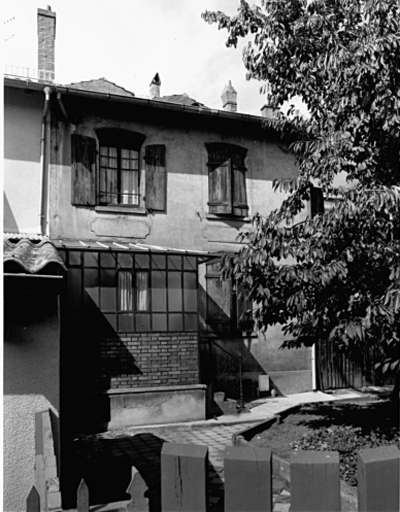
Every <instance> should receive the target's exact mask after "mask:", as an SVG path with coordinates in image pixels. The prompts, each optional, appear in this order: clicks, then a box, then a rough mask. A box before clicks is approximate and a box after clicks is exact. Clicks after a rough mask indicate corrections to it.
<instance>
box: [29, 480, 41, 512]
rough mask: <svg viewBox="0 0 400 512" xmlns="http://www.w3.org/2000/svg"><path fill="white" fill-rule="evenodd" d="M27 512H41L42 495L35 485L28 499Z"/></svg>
mask: <svg viewBox="0 0 400 512" xmlns="http://www.w3.org/2000/svg"><path fill="white" fill-rule="evenodd" d="M26 512H40V496H39V493H38V492H37V490H36V487H35V486H34V485H33V486H32V489H31V492H30V493H29V494H28V497H27V499H26Z"/></svg>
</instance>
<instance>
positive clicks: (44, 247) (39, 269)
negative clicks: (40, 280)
mask: <svg viewBox="0 0 400 512" xmlns="http://www.w3.org/2000/svg"><path fill="white" fill-rule="evenodd" d="M3 262H4V275H5V276H25V277H26V276H36V277H62V275H60V271H61V273H62V271H65V270H67V269H66V266H65V264H64V262H63V260H62V258H61V256H60V255H59V253H58V251H57V249H56V247H55V246H54V244H53V243H52V242H51V241H50V240H42V241H40V242H38V243H35V242H34V241H32V240H29V239H26V238H24V239H22V240H18V241H17V242H12V241H11V240H8V239H4V241H3ZM44 270H45V271H46V274H44V273H43V271H44ZM21 271H22V272H21ZM24 271H25V273H23V272H24Z"/></svg>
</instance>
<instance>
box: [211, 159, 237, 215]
mask: <svg viewBox="0 0 400 512" xmlns="http://www.w3.org/2000/svg"><path fill="white" fill-rule="evenodd" d="M208 198H209V201H208V205H209V207H210V210H209V211H210V213H216V214H221V213H226V214H230V213H232V175H231V159H230V157H229V153H228V151H211V152H210V153H209V161H208Z"/></svg>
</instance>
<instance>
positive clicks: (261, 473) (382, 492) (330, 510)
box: [27, 443, 400, 512]
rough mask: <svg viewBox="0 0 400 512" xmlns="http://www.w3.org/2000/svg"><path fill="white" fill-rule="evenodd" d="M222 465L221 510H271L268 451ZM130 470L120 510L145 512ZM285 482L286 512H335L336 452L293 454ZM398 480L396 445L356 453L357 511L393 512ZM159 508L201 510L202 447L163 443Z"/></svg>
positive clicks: (32, 501)
mask: <svg viewBox="0 0 400 512" xmlns="http://www.w3.org/2000/svg"><path fill="white" fill-rule="evenodd" d="M224 462H225V466H224V468H225V505H224V506H225V508H224V510H225V512H261V511H263V512H267V511H272V510H273V504H272V454H271V450H270V449H269V448H261V447H255V446H250V445H247V446H239V447H227V448H226V449H225V461H224ZM132 472H133V476H132V480H131V483H130V485H129V487H128V490H127V492H128V494H130V495H131V500H130V502H129V503H126V504H125V508H126V510H127V512H129V511H138V512H142V511H147V510H149V509H148V503H147V498H145V497H144V496H143V494H144V492H145V490H146V489H147V487H146V485H145V483H144V481H143V480H142V479H141V477H140V475H139V474H138V472H137V471H136V469H135V468H132ZM290 480H291V488H290V494H291V508H290V510H291V512H325V511H326V512H339V511H340V510H341V495H340V477H339V454H338V453H337V452H320V451H299V452H293V453H292V455H291V461H290ZM399 481H400V475H399V449H398V448H397V446H383V447H380V448H373V449H365V450H361V451H360V452H359V454H358V512H383V511H385V512H399V508H400V507H399ZM97 508H98V507H97ZM161 508H162V512H206V511H207V509H208V448H207V447H206V446H200V445H190V444H170V443H165V444H164V445H163V448H162V453H161ZM94 509H96V507H94ZM94 509H93V510H94ZM39 511H40V499H39V495H38V493H37V492H36V489H35V488H33V489H32V491H31V493H30V494H29V497H28V500H27V512H39ZM77 511H78V512H88V511H89V489H88V487H87V485H86V483H85V482H84V481H83V480H82V481H81V483H80V485H79V487H78V489H77ZM343 512H345V511H343ZM346 512H347V511H346Z"/></svg>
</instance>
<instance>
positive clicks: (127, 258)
mask: <svg viewBox="0 0 400 512" xmlns="http://www.w3.org/2000/svg"><path fill="white" fill-rule="evenodd" d="M132 264H133V260H132V254H129V253H126V252H120V253H118V266H119V267H122V268H132V266H133V265H132Z"/></svg>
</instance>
